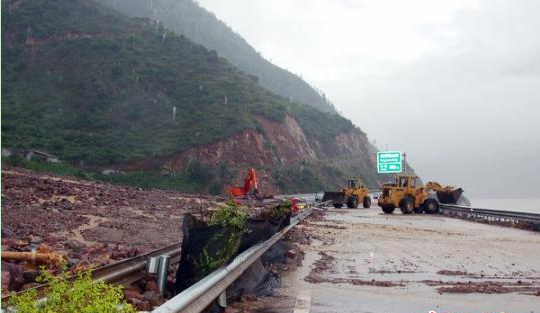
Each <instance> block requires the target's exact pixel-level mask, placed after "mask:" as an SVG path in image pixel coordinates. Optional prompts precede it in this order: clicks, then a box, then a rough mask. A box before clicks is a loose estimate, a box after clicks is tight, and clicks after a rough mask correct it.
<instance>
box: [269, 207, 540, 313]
mask: <svg viewBox="0 0 540 313" xmlns="http://www.w3.org/2000/svg"><path fill="white" fill-rule="evenodd" d="M297 227H299V231H303V232H305V234H306V235H307V236H309V237H310V238H311V243H310V244H304V245H301V247H302V249H303V251H305V259H304V261H303V264H302V266H300V267H299V268H297V269H296V270H295V271H293V272H291V273H289V274H287V275H285V276H284V277H283V278H282V279H283V288H282V289H281V290H280V294H282V295H288V296H289V297H290V296H293V295H294V297H296V301H293V302H296V305H295V308H291V310H290V311H291V312H296V313H300V312H339V313H346V312H386V313H390V312H394V313H401V312H403V313H411V312H426V313H427V312H430V311H435V312H438V313H440V312H470V313H473V312H474V313H479V312H513V313H518V312H524V313H530V312H540V258H539V256H540V255H539V251H540V234H539V233H536V232H530V231H525V230H519V229H511V228H505V227H500V226H493V225H486V224H480V223H473V222H469V221H464V220H459V219H452V218H447V217H443V216H439V215H401V214H393V215H384V214H381V213H380V209H379V208H378V207H376V206H375V207H373V208H372V209H367V210H366V209H357V210H345V209H343V210H336V209H328V210H327V211H326V214H325V215H324V217H323V218H322V219H319V220H315V221H311V222H309V223H305V224H303V225H299V226H297ZM269 303H271V301H269ZM276 303H279V301H276ZM276 305H278V304H276ZM280 305H282V304H280ZM269 311H275V312H277V311H280V312H281V311H283V308H282V307H280V310H272V308H269Z"/></svg>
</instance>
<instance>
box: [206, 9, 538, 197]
mask: <svg viewBox="0 0 540 313" xmlns="http://www.w3.org/2000/svg"><path fill="white" fill-rule="evenodd" d="M199 3H200V4H201V5H202V6H203V7H205V8H206V9H208V10H209V11H212V12H214V13H215V14H216V15H217V17H218V18H220V19H221V20H223V21H224V22H226V23H227V24H228V25H229V26H231V28H232V29H234V30H235V31H236V32H238V33H239V34H240V35H242V36H243V37H244V38H245V39H246V40H247V41H248V42H249V43H250V44H251V45H252V46H253V47H254V48H255V49H256V50H258V51H260V52H261V54H262V55H263V56H264V57H265V58H267V59H268V60H270V61H272V62H273V63H274V64H276V65H278V66H281V67H283V68H286V69H288V70H289V71H291V72H293V73H296V74H299V75H301V76H302V78H304V79H305V80H306V81H308V82H309V83H311V84H312V85H314V86H316V87H317V88H319V89H321V90H323V91H324V92H325V93H326V95H327V96H328V98H330V99H331V100H332V101H333V102H334V104H335V106H336V108H337V109H338V111H339V112H341V113H342V114H343V115H344V116H345V117H347V118H349V119H351V120H352V121H353V122H354V123H355V124H356V125H357V126H359V127H360V128H362V129H363V130H364V131H366V132H367V134H368V136H369V138H370V139H372V140H373V139H375V140H376V141H377V146H378V147H379V148H380V149H385V147H386V146H388V148H389V149H395V150H402V151H405V152H407V155H408V159H409V161H410V162H411V164H412V166H413V167H414V168H415V169H416V171H417V173H418V174H419V175H420V176H421V177H422V178H423V179H424V180H425V181H428V180H437V181H440V182H442V183H444V184H452V185H457V186H462V187H463V188H464V189H465V190H466V192H467V194H468V195H469V196H471V197H472V198H473V199H474V198H475V197H477V198H480V197H503V198H504V197H518V196H528V197H537V198H540V184H539V182H540V33H539V30H540V1H535V0H506V1H503V0H454V1H451V0H444V1H443V0H439V1H437V0H407V1H402V0H363V1H354V0H332V1H330V0H273V1H264V0H250V1H246V0H227V1H223V0H199Z"/></svg>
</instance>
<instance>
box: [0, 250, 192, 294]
mask: <svg viewBox="0 0 540 313" xmlns="http://www.w3.org/2000/svg"><path fill="white" fill-rule="evenodd" d="M181 247H182V244H180V243H178V244H174V245H171V246H168V247H164V248H160V249H157V250H153V251H150V252H148V253H145V254H141V255H139V256H135V257H132V258H129V259H124V260H121V261H118V262H116V263H112V264H107V265H104V266H101V267H98V268H96V269H94V270H93V271H92V279H93V280H95V281H105V282H108V283H115V284H130V283H133V282H135V281H137V280H140V279H142V278H143V277H144V271H143V270H144V269H145V267H146V261H147V260H148V259H150V258H151V257H157V256H162V255H167V256H170V257H171V259H170V264H175V263H178V262H179V261H180V249H181ZM76 277H77V275H72V276H70V277H68V279H75V278H76ZM48 287H49V285H48V284H42V285H39V286H36V287H34V288H30V289H26V290H23V291H20V292H19V293H18V294H21V293H24V292H27V291H29V290H36V291H37V292H38V294H43V293H44V292H45V290H46V289H47V288H48ZM9 297H10V295H6V296H4V297H2V302H5V301H7V300H8V299H9Z"/></svg>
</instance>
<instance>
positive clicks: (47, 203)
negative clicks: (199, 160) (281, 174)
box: [2, 167, 275, 294]
mask: <svg viewBox="0 0 540 313" xmlns="http://www.w3.org/2000/svg"><path fill="white" fill-rule="evenodd" d="M226 201H227V199H226V198H224V197H219V196H208V195H192V194H184V193H180V192H175V191H163V190H142V189H140V188H133V187H123V186H114V185H109V184H104V183H97V182H90V181H82V180H77V179H74V178H65V177H58V176H52V175H47V174H41V173H34V172H31V171H27V170H24V169H19V168H13V167H3V168H2V251H11V252H31V251H33V250H37V249H39V247H40V246H46V247H47V249H49V250H50V251H53V252H54V253H58V254H61V255H65V256H66V264H67V265H68V268H69V269H86V268H90V267H98V266H101V265H106V264H109V263H112V262H116V261H117V260H121V259H124V258H129V257H133V256H136V255H140V254H143V253H145V252H148V251H150V250H154V249H157V248H162V247H165V246H168V245H171V244H174V243H178V242H181V241H182V236H183V235H182V219H183V215H184V214H186V213H190V214H193V215H194V216H197V217H200V218H202V219H204V216H208V215H209V212H211V210H212V209H215V208H220V207H224V206H226ZM241 202H242V205H243V206H246V207H247V208H249V209H248V210H249V212H250V214H251V215H257V214H259V213H260V212H264V211H267V210H268V209H269V208H271V207H272V206H275V201H272V200H267V201H264V202H261V201H256V200H245V201H241ZM39 265H41V264H26V263H23V262H20V261H11V260H3V262H2V290H3V292H4V294H5V293H6V292H8V291H19V290H22V289H26V288H29V287H32V286H34V285H35V277H36V275H37V273H36V268H37V267H39ZM49 268H50V270H51V271H56V270H58V268H57V267H56V266H49ZM143 290H144V289H143Z"/></svg>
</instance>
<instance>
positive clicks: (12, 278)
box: [2, 261, 24, 290]
mask: <svg viewBox="0 0 540 313" xmlns="http://www.w3.org/2000/svg"><path fill="white" fill-rule="evenodd" d="M4 272H7V273H9V275H8V274H4ZM2 275H3V276H6V278H7V279H6V285H7V286H8V288H9V290H19V289H20V288H21V286H22V285H23V284H24V277H23V270H22V268H21V266H19V265H17V264H14V263H8V262H4V261H2ZM2 284H4V277H2Z"/></svg>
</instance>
